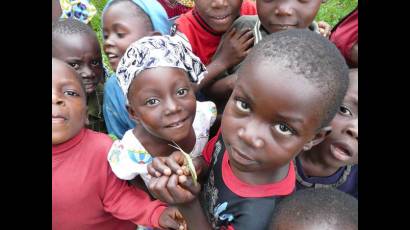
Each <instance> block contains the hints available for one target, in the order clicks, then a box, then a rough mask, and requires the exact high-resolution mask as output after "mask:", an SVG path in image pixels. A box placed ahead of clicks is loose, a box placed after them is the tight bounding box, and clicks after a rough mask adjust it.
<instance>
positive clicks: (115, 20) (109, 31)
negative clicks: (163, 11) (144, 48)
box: [103, 2, 152, 71]
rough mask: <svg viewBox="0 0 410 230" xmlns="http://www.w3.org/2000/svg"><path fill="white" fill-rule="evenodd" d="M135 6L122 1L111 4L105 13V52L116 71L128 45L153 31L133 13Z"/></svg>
mask: <svg viewBox="0 0 410 230" xmlns="http://www.w3.org/2000/svg"><path fill="white" fill-rule="evenodd" d="M134 8H135V6H134V5H133V3H132V2H121V3H117V4H115V5H113V6H110V7H109V8H108V10H107V11H106V12H105V13H104V15H103V35H104V52H105V54H106V55H107V56H108V59H109V61H110V65H111V68H112V69H113V70H114V71H115V70H116V69H117V66H118V62H119V61H120V60H121V57H122V56H123V55H124V53H125V51H126V50H127V48H128V46H129V45H130V44H131V43H132V42H134V41H136V40H138V39H140V38H142V37H144V36H146V35H148V34H149V33H150V32H152V31H149V30H147V26H146V25H144V23H143V22H142V21H141V20H138V18H136V17H135V16H134V15H133V14H135V13H134V11H135V9H134Z"/></svg>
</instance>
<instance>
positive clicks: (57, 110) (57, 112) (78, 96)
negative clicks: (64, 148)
mask: <svg viewBox="0 0 410 230" xmlns="http://www.w3.org/2000/svg"><path fill="white" fill-rule="evenodd" d="M52 68H53V73H52V93H51V97H52V99H51V105H52V115H51V124H52V142H53V145H56V144H61V143H63V142H66V141H68V140H70V139H71V138H73V137H74V136H75V135H76V134H77V133H78V132H80V130H81V129H82V128H83V127H84V125H85V124H86V122H87V105H86V99H85V98H86V96H85V92H84V90H83V88H82V87H81V82H80V79H78V77H77V75H76V73H75V71H74V70H73V69H70V67H69V66H67V65H66V64H65V63H64V62H61V61H53V67H52Z"/></svg>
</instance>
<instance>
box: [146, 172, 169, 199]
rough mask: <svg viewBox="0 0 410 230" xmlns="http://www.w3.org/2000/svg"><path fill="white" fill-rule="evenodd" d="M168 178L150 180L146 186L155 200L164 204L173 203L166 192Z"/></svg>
mask: <svg viewBox="0 0 410 230" xmlns="http://www.w3.org/2000/svg"><path fill="white" fill-rule="evenodd" d="M168 180H169V177H166V176H162V177H159V178H152V179H151V181H150V182H149V184H148V188H149V190H150V192H151V193H152V195H154V197H155V198H157V199H159V200H161V201H163V202H165V203H171V204H172V203H174V202H175V200H174V198H173V197H172V196H171V194H170V193H169V192H168V190H167V183H168Z"/></svg>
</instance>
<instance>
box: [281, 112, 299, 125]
mask: <svg viewBox="0 0 410 230" xmlns="http://www.w3.org/2000/svg"><path fill="white" fill-rule="evenodd" d="M276 117H277V118H279V119H280V120H284V121H287V122H290V123H301V124H303V123H304V122H303V119H302V118H298V117H292V116H291V115H284V114H280V113H278V114H276Z"/></svg>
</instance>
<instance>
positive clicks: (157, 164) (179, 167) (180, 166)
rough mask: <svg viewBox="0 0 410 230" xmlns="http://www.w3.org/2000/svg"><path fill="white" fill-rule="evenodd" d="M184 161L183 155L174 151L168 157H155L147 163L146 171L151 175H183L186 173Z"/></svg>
mask: <svg viewBox="0 0 410 230" xmlns="http://www.w3.org/2000/svg"><path fill="white" fill-rule="evenodd" d="M186 163H187V162H186V159H185V157H184V155H183V154H182V153H181V152H180V151H175V152H173V153H172V154H171V155H170V156H168V157H155V158H154V159H153V160H152V163H151V164H149V165H148V173H149V174H150V175H151V176H152V177H161V176H163V175H165V176H171V174H172V173H174V174H177V175H179V176H184V175H187V174H188V172H187V170H186V167H185V166H184V165H186ZM184 172H185V173H184Z"/></svg>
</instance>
